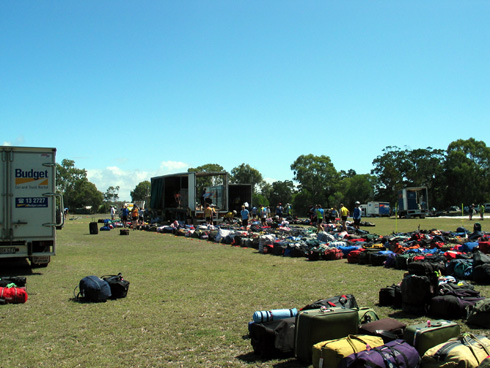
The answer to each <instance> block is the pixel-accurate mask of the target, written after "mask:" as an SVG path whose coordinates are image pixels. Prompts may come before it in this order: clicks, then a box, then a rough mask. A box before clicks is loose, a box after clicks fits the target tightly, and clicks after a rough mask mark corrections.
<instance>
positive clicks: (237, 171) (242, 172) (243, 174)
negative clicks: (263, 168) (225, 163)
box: [230, 164, 263, 193]
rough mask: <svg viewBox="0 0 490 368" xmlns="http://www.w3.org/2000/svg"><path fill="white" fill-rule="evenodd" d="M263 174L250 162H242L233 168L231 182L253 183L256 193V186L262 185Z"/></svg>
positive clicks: (253, 190) (253, 189)
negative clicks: (249, 163)
mask: <svg viewBox="0 0 490 368" xmlns="http://www.w3.org/2000/svg"><path fill="white" fill-rule="evenodd" d="M262 181H263V178H262V174H261V173H260V172H259V171H258V170H257V169H254V168H253V167H251V166H250V165H248V164H241V165H239V166H237V167H235V168H233V169H232V170H231V177H230V182H231V183H234V184H252V192H253V193H255V190H256V186H257V187H258V186H260V184H261V183H262Z"/></svg>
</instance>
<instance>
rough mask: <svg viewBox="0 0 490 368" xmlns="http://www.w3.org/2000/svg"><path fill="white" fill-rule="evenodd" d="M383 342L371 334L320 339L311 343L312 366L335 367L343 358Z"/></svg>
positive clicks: (320, 367)
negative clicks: (320, 340) (315, 342)
mask: <svg viewBox="0 0 490 368" xmlns="http://www.w3.org/2000/svg"><path fill="white" fill-rule="evenodd" d="M383 344H384V342H383V339H382V338H381V337H379V336H371V335H349V336H347V337H343V338H341V339H334V340H327V341H322V342H319V343H317V344H315V345H313V354H312V358H313V367H315V368H337V366H338V365H339V363H340V361H341V360H342V359H343V358H345V357H347V356H349V355H351V354H354V353H358V352H360V351H364V350H366V349H367V347H368V346H369V347H371V348H375V347H378V346H381V345H383Z"/></svg>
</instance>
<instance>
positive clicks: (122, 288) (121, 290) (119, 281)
mask: <svg viewBox="0 0 490 368" xmlns="http://www.w3.org/2000/svg"><path fill="white" fill-rule="evenodd" d="M101 278H102V280H104V281H106V282H107V283H108V284H109V287H110V288H111V294H112V295H111V299H119V298H125V297H126V295H127V294H128V290H129V281H127V280H124V278H123V277H122V274H121V273H120V272H119V273H118V274H117V275H106V276H102V277H101Z"/></svg>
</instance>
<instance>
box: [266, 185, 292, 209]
mask: <svg viewBox="0 0 490 368" xmlns="http://www.w3.org/2000/svg"><path fill="white" fill-rule="evenodd" d="M293 193H294V184H293V182H292V181H291V180H284V181H275V182H273V183H272V188H271V191H270V193H269V197H268V199H269V203H270V204H271V205H272V206H273V207H275V206H277V204H278V203H282V204H283V205H284V204H286V203H292V200H293Z"/></svg>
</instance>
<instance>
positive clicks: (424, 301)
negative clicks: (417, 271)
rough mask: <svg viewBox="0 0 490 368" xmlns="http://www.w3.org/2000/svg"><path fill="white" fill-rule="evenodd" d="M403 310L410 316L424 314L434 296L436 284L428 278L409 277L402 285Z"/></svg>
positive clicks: (405, 278)
mask: <svg viewBox="0 0 490 368" xmlns="http://www.w3.org/2000/svg"><path fill="white" fill-rule="evenodd" d="M401 290H402V310H403V311H404V312H406V313H410V314H424V313H425V312H426V309H427V307H428V304H429V302H430V299H431V298H432V296H433V295H434V290H435V287H434V283H433V281H431V279H429V277H427V276H417V275H408V276H405V277H404V278H403V280H402V283H401Z"/></svg>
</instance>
